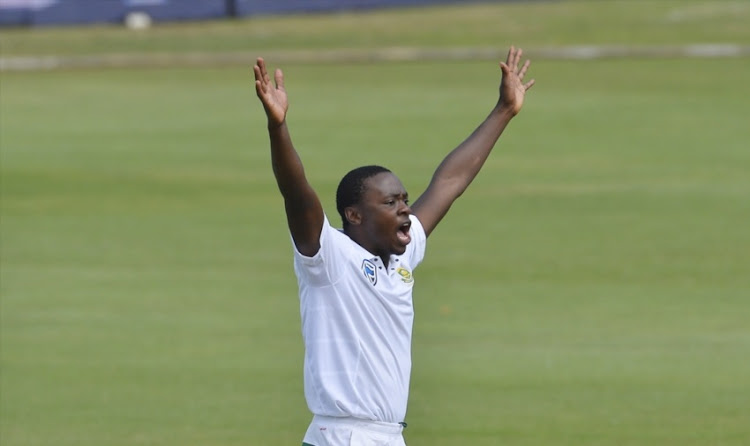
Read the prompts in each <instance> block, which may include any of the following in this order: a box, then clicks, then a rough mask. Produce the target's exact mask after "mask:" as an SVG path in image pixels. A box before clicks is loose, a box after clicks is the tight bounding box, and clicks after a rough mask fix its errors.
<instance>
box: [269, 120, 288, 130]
mask: <svg viewBox="0 0 750 446" xmlns="http://www.w3.org/2000/svg"><path fill="white" fill-rule="evenodd" d="M285 124H286V119H282V120H281V121H274V120H271V119H269V120H268V130H269V131H271V130H278V129H280V128H281V127H283V126H284V125H285Z"/></svg>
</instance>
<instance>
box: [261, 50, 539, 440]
mask: <svg viewBox="0 0 750 446" xmlns="http://www.w3.org/2000/svg"><path fill="white" fill-rule="evenodd" d="M521 54H522V51H521V49H515V48H514V47H511V48H510V51H509V52H508V57H507V59H506V61H505V62H500V68H501V70H502V80H501V82H500V95H499V99H498V101H497V104H496V105H495V107H494V108H493V109H492V111H491V112H490V114H489V116H487V118H486V119H485V120H484V122H482V123H481V124H480V125H479V127H477V129H476V130H474V132H473V133H472V134H471V135H470V136H469V137H468V138H467V139H466V140H464V141H463V142H462V143H461V144H460V145H459V146H458V147H456V148H455V149H453V151H451V152H450V153H449V154H448V155H447V156H446V157H445V159H444V160H443V161H442V163H440V165H439V166H438V168H437V170H436V171H435V173H434V174H433V177H432V180H431V181H430V184H429V186H428V187H427V190H425V192H424V193H423V194H422V195H421V196H420V197H419V198H418V199H417V200H416V201H415V202H414V204H413V205H411V207H410V206H409V195H408V193H407V192H406V190H405V189H404V186H403V185H402V184H401V181H400V180H399V179H398V177H396V175H394V174H393V173H392V172H391V171H390V170H388V169H386V168H384V167H380V166H364V167H360V168H357V169H354V170H352V171H351V172H349V173H347V174H346V175H345V176H344V178H343V179H342V180H341V183H340V184H339V186H338V189H337V191H336V208H337V210H338V213H339V215H340V216H341V220H342V226H343V230H337V229H334V228H333V227H332V226H331V225H330V223H329V221H328V218H327V217H326V215H325V213H324V212H323V207H322V205H321V203H320V200H319V198H318V196H317V194H316V193H315V191H314V190H313V188H312V186H310V183H309V182H308V181H307V178H306V177H305V172H304V168H303V166H302V162H301V160H300V158H299V155H298V154H297V151H296V150H295V149H294V146H293V145H292V140H291V137H290V135H289V129H288V128H287V124H286V114H287V110H288V108H289V102H288V98H287V93H286V90H285V88H284V76H283V73H282V72H281V70H279V69H277V70H276V71H275V73H274V81H275V82H274V83H272V82H271V79H270V76H269V74H268V72H267V70H266V65H265V62H264V61H263V59H262V58H259V59H258V60H257V63H256V65H255V66H254V67H253V71H254V73H255V89H256V92H257V94H258V97H259V98H260V100H261V102H262V104H263V107H264V109H265V112H266V116H267V118H268V133H269V136H270V139H271V164H272V166H273V172H274V175H275V177H276V182H277V184H278V186H279V190H280V191H281V195H282V196H283V198H284V207H285V209H286V216H287V223H288V225H289V231H290V232H291V236H292V240H293V243H294V270H295V273H296V275H297V280H298V284H299V298H300V307H301V314H302V335H303V338H304V342H305V366H304V375H305V398H306V400H307V405H308V407H309V409H310V411H311V412H312V413H313V415H314V416H313V420H312V423H311V424H310V427H309V428H308V430H307V433H306V434H305V437H304V440H303V446H304V445H307V446H345V445H346V446H349V445H352V446H364V445H376V444H377V445H383V446H404V439H403V436H402V431H403V428H404V427H405V426H406V423H405V422H404V417H405V416H406V406H407V399H408V394H409V377H410V373H411V336H412V323H413V318H414V310H413V305H412V287H413V286H414V277H413V275H412V273H413V270H414V268H416V267H417V265H418V264H419V263H420V262H421V261H422V258H423V257H424V251H425V243H426V239H427V237H428V236H429V235H430V233H431V232H432V231H433V230H434V229H435V227H436V226H437V224H438V223H439V222H440V220H441V219H442V218H443V216H445V214H446V213H447V212H448V209H450V207H451V205H452V204H453V202H454V201H455V200H456V199H457V198H458V197H459V196H460V195H461V194H462V193H463V192H464V191H465V190H466V188H467V187H468V186H469V184H471V182H472V181H473V180H474V178H475V177H476V175H477V174H478V173H479V170H480V169H481V168H482V166H483V165H484V162H485V160H486V159H487V157H488V156H489V154H490V152H491V151H492V148H493V147H494V145H495V143H496V142H497V140H498V138H499V137H500V135H501V134H502V132H503V130H505V127H506V126H507V125H508V123H509V122H510V120H511V119H512V118H513V117H514V116H516V115H517V114H518V112H519V111H520V110H521V107H522V105H523V101H524V97H525V94H526V91H527V90H528V89H529V88H531V86H532V85H534V81H533V80H531V81H528V82H526V83H524V82H523V79H524V76H525V74H526V70H527V69H528V67H529V64H530V62H529V61H528V60H527V61H526V62H525V63H524V64H523V65H519V62H520V60H521Z"/></svg>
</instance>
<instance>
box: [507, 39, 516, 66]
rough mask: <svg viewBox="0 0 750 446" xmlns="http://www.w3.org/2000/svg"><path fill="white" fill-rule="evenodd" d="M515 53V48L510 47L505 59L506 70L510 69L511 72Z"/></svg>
mask: <svg viewBox="0 0 750 446" xmlns="http://www.w3.org/2000/svg"><path fill="white" fill-rule="evenodd" d="M515 53H516V47H514V46H512V45H511V47H510V49H509V50H508V57H506V58H505V65H506V66H508V68H512V70H511V71H515V67H513V59H515V57H516V56H515Z"/></svg>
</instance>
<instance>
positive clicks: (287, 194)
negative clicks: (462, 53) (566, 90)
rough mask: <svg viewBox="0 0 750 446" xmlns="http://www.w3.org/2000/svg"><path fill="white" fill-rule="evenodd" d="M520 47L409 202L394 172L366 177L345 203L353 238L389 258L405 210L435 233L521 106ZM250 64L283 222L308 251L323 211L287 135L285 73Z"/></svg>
mask: <svg viewBox="0 0 750 446" xmlns="http://www.w3.org/2000/svg"><path fill="white" fill-rule="evenodd" d="M522 53H523V52H522V50H521V49H520V48H519V49H516V48H514V47H511V48H510V50H509V51H508V57H507V58H506V60H505V62H500V69H501V71H502V79H501V81H500V95H499V98H498V101H497V103H496V104H495V106H494V107H493V109H492V110H491V111H490V113H489V115H488V116H487V118H486V119H485V120H484V121H483V122H482V123H481V124H480V125H479V127H477V128H476V129H475V130H474V132H472V133H471V135H469V137H468V138H466V139H465V140H464V141H463V142H462V143H461V144H459V145H458V146H457V147H456V148H455V149H453V150H452V151H451V152H450V153H448V155H447V156H446V157H445V158H444V159H443V161H442V162H441V163H440V165H439V166H438V167H437V169H436V170H435V173H434V174H433V176H432V180H431V181H430V184H429V186H428V187H427V189H426V190H425V191H424V193H423V194H422V195H421V196H420V197H419V198H418V199H417V200H416V201H415V202H414V204H413V205H412V206H411V207H409V202H408V194H407V193H406V190H405V189H404V186H403V185H402V184H401V181H399V179H398V178H397V177H396V176H395V175H393V174H391V173H380V174H377V175H375V176H373V177H371V178H368V179H367V180H366V181H365V185H366V189H365V192H364V195H363V197H362V201H361V202H360V203H358V204H356V205H354V206H350V207H348V208H346V209H345V216H346V219H347V222H348V224H347V225H345V232H346V234H347V235H348V236H349V237H350V238H351V239H352V240H354V241H355V242H356V243H358V244H359V245H360V246H362V247H363V248H365V249H366V250H368V251H369V252H371V253H373V254H374V255H377V256H379V257H380V258H381V259H382V260H383V263H384V264H385V265H388V261H389V259H390V256H391V255H392V254H395V255H399V254H403V253H404V251H405V250H406V244H408V240H410V238H409V236H408V227H406V226H407V225H408V219H409V215H410V214H412V213H413V214H414V215H416V217H417V218H418V219H419V221H420V222H421V223H422V226H423V227H424V230H425V233H426V234H427V235H428V236H429V235H430V234H431V233H432V231H433V230H434V229H435V227H436V226H437V224H438V223H440V221H441V220H442V219H443V217H444V216H445V214H446V213H447V212H448V210H449V209H450V207H451V205H452V204H453V202H454V201H455V200H456V199H457V198H458V197H460V196H461V194H463V193H464V191H465V190H466V188H467V187H469V184H471V182H472V181H473V180H474V178H475V177H476V176H477V174H478V173H479V170H480V169H481V168H482V166H483V165H484V163H485V161H486V160H487V157H488V156H489V154H490V152H491V151H492V149H493V147H494V146H495V143H496V142H497V140H498V139H499V138H500V135H501V134H502V133H503V131H504V130H505V128H506V126H507V125H508V123H509V122H510V121H511V119H513V117H515V116H516V115H517V114H518V113H519V112H520V111H521V107H522V106H523V101H524V98H525V96H526V91H528V89H529V88H531V87H532V86H533V85H534V80H533V79H532V80H530V81H528V82H526V83H524V82H523V80H524V76H525V75H526V71H527V70H528V68H529V64H530V61H528V60H527V61H526V62H525V63H523V64H522V65H520V64H519V63H520V61H521V56H522ZM253 72H254V74H255V90H256V93H257V94H258V98H259V99H260V101H261V103H262V104H263V108H264V109H265V112H266V117H267V118H268V134H269V137H270V140H271V165H272V167H273V172H274V175H275V177H276V183H277V184H278V186H279V190H280V191H281V195H282V196H283V197H284V207H285V209H286V216H287V224H288V225H289V230H290V232H291V234H292V239H293V240H294V244H295V246H296V247H297V250H298V251H299V252H300V253H302V254H304V255H306V256H309V257H310V256H313V255H315V254H316V253H317V252H318V250H319V249H320V243H319V239H320V232H321V230H322V228H323V219H324V213H323V206H322V205H321V203H320V199H319V198H318V195H317V194H316V193H315V190H314V189H313V188H312V186H311V185H310V183H309V182H308V180H307V177H306V176H305V170H304V167H303V165H302V161H301V160H300V158H299V155H298V154H297V151H296V150H295V149H294V145H293V144H292V139H291V136H290V135H289V129H288V127H287V123H286V115H287V110H288V109H289V100H288V97H287V93H286V89H285V88H284V75H283V73H282V72H281V70H279V69H277V70H276V71H275V72H274V82H273V83H272V81H271V78H270V76H269V74H268V71H267V69H266V64H265V61H264V60H263V59H262V58H258V60H257V62H256V64H255V66H254V67H253Z"/></svg>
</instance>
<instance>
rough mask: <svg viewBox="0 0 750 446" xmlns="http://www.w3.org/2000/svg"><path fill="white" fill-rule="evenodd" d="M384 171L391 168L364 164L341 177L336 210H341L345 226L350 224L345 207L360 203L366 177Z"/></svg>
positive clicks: (337, 190) (340, 213)
mask: <svg viewBox="0 0 750 446" xmlns="http://www.w3.org/2000/svg"><path fill="white" fill-rule="evenodd" d="M383 172H388V173H391V171H390V170H389V169H386V168H385V167H383V166H375V165H370V166H362V167H357V168H356V169H353V170H351V171H349V173H347V174H346V175H344V178H342V179H341V182H340V183H339V187H338V189H336V210H338V211H339V215H340V216H341V222H342V224H343V225H344V228H346V227H347V226H349V222H348V221H347V220H346V215H345V214H344V209H346V208H348V207H349V206H353V205H355V204H358V203H359V202H360V201H361V200H362V195H364V193H365V180H366V179H368V178H371V177H374V176H375V175H377V174H379V173H383Z"/></svg>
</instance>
